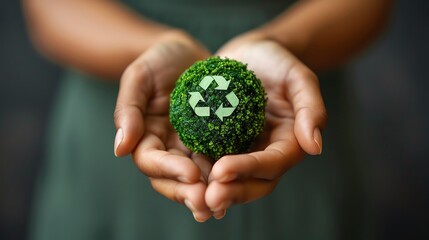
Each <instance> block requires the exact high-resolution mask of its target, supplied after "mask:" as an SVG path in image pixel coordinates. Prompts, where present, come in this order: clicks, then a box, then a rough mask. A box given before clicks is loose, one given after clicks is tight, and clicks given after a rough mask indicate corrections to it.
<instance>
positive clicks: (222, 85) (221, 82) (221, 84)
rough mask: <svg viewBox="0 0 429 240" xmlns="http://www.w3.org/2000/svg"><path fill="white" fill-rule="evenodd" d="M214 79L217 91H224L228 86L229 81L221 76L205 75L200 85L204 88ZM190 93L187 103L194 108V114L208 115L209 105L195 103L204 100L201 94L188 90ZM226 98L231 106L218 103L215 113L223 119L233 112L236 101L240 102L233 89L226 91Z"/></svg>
mask: <svg viewBox="0 0 429 240" xmlns="http://www.w3.org/2000/svg"><path fill="white" fill-rule="evenodd" d="M213 81H216V83H217V85H218V86H217V87H216V88H215V90H219V91H226V90H228V86H229V83H230V82H231V80H230V81H227V80H226V79H225V78H224V77H222V76H205V77H204V78H203V79H202V80H201V82H200V87H202V88H203V89H204V91H205V90H207V88H208V87H209V86H210V84H211V83H212V82H213ZM189 94H191V97H190V98H189V105H191V107H192V109H193V110H194V112H195V114H196V115H197V116H200V117H209V116H210V107H197V104H198V103H199V102H200V101H202V102H205V100H204V98H203V96H202V95H201V93H199V92H189ZM226 100H228V102H229V103H230V104H231V106H232V107H224V106H223V103H221V104H220V106H219V107H218V109H217V110H216V112H215V114H216V116H218V118H219V119H220V120H221V121H223V118H224V117H229V116H231V114H232V113H233V112H234V110H235V109H236V108H237V106H238V103H239V102H240V101H239V100H238V98H237V96H236V95H235V93H234V92H233V91H231V92H230V93H228V94H227V95H226Z"/></svg>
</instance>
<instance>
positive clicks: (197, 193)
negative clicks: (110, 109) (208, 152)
mask: <svg viewBox="0 0 429 240" xmlns="http://www.w3.org/2000/svg"><path fill="white" fill-rule="evenodd" d="M209 55H210V53H209V52H208V51H207V50H206V49H205V48H204V47H202V46H201V45H200V44H199V43H197V42H196V41H195V40H193V39H192V38H191V37H189V36H188V35H187V34H185V33H183V32H178V31H173V32H170V33H168V34H166V35H165V36H163V37H162V38H161V39H160V41H159V42H158V43H157V44H155V45H153V46H152V47H150V48H149V49H147V50H146V51H145V52H144V53H143V54H142V55H141V56H140V57H138V58H137V59H136V60H135V61H134V62H133V63H132V64H131V65H130V66H129V67H128V68H127V69H126V70H125V72H124V74H123V76H122V78H121V84H120V90H119V96H118V100H117V104H116V110H115V125H116V128H117V129H118V130H117V134H116V138H115V155H117V156H124V155H126V154H129V153H131V152H132V156H133V160H134V162H135V164H136V165H137V167H138V168H139V169H140V171H142V172H143V173H144V174H145V175H147V176H148V177H149V179H150V182H151V184H152V186H153V188H154V189H155V190H156V191H158V192H159V193H161V194H162V195H164V196H166V197H167V198H169V199H171V200H173V201H177V202H179V203H184V204H185V205H186V206H187V207H188V208H190V210H191V211H192V212H193V214H194V217H195V219H196V220H197V221H205V220H207V219H208V218H210V217H211V216H212V215H213V213H212V212H211V211H210V209H209V208H208V207H207V205H206V203H205V200H204V194H205V191H206V188H207V177H208V173H209V171H210V168H211V165H210V164H209V162H208V161H207V160H206V159H205V158H204V157H203V156H201V155H197V154H192V153H191V152H190V151H189V150H188V149H187V148H186V147H185V146H183V145H182V143H181V142H180V140H179V138H178V135H177V134H176V133H175V131H174V129H173V128H172V126H171V124H170V122H169V119H168V109H169V100H170V92H171V91H172V89H173V88H174V86H175V83H176V80H177V79H178V77H179V75H180V74H181V73H182V72H183V71H184V70H185V69H187V68H188V67H189V66H190V65H191V64H193V63H194V62H195V61H197V60H201V59H205V58H207V57H208V56H209ZM219 214H220V215H222V213H215V214H214V215H215V216H217V215H219Z"/></svg>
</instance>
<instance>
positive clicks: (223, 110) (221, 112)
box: [215, 92, 240, 121]
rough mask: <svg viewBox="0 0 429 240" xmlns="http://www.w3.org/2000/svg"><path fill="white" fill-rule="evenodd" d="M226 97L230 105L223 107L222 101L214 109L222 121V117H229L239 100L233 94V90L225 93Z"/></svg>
mask: <svg viewBox="0 0 429 240" xmlns="http://www.w3.org/2000/svg"><path fill="white" fill-rule="evenodd" d="M226 99H227V100H228V102H229V103H230V104H231V106H232V107H223V103H221V104H220V106H219V108H218V109H217V110H216V112H215V114H216V115H217V116H218V118H219V119H220V120H221V121H223V118H224V117H229V116H231V114H232V113H233V112H234V110H235V108H236V107H237V106H238V103H239V102H240V100H239V99H238V97H237V96H236V95H235V93H234V92H230V93H228V95H226Z"/></svg>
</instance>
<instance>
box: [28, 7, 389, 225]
mask: <svg viewBox="0 0 429 240" xmlns="http://www.w3.org/2000/svg"><path fill="white" fill-rule="evenodd" d="M23 3H24V4H23V7H24V10H25V12H26V16H27V22H28V26H29V31H30V34H31V36H32V38H33V40H34V42H35V45H36V46H37V47H38V49H39V50H40V51H41V52H42V53H43V54H44V55H46V56H47V57H48V58H50V59H52V60H54V61H56V62H58V63H60V64H63V65H65V66H68V67H72V68H76V69H80V70H81V71H85V72H87V73H89V74H93V75H96V76H99V77H103V78H106V79H111V80H117V79H120V90H119V96H118V100H117V105H116V110H115V114H114V120H115V125H116V127H117V129H118V132H117V135H116V138H115V144H114V151H115V155H116V156H125V155H127V154H130V153H131V154H132V157H133V160H134V162H135V164H136V166H137V167H138V168H139V169H140V171H141V172H142V173H143V174H145V175H147V176H148V177H149V179H150V181H151V183H152V186H153V188H154V189H155V190H156V191H158V192H159V193H160V194H162V195H164V196H165V197H167V198H169V199H171V200H173V201H176V202H179V203H182V204H185V205H186V206H187V207H188V208H189V209H190V210H191V211H192V213H193V215H194V217H195V219H196V220H197V221H200V222H203V221H205V220H207V219H209V218H210V217H212V216H213V217H215V218H217V219H220V218H222V217H223V216H224V215H225V212H226V210H227V209H228V208H229V207H230V206H231V205H233V204H240V203H246V202H250V201H253V200H256V199H258V198H261V197H264V196H266V195H268V194H270V193H271V192H272V191H273V189H274V188H275V186H276V184H277V183H278V181H279V179H280V178H281V176H282V175H283V174H284V173H285V172H286V171H287V170H288V169H289V168H291V167H292V166H293V165H295V164H296V163H297V162H299V161H300V160H301V159H302V157H303V156H304V154H305V153H307V154H312V155H315V154H320V153H321V152H322V137H321V134H320V129H321V128H322V127H323V125H324V123H325V121H326V111H325V107H324V103H323V99H322V97H321V94H320V90H319V84H318V80H317V77H316V75H315V74H314V73H313V71H314V70H323V69H329V68H332V67H335V66H338V65H339V64H341V63H343V62H344V61H346V60H347V59H349V58H350V57H352V56H353V55H355V54H356V53H357V52H359V51H360V50H361V49H362V48H364V47H365V46H366V45H368V43H369V42H370V41H371V40H372V39H373V38H374V37H375V36H376V35H377V34H378V33H379V32H380V30H381V29H382V27H383V26H384V24H385V22H386V19H387V15H388V12H389V9H390V5H391V1H389V0H379V1H373V0H349V1H343V0H307V1H304V0H302V1H298V2H297V3H296V4H295V5H294V6H293V7H292V8H290V9H288V10H286V11H285V12H284V13H283V14H281V15H280V16H278V17H277V18H275V19H273V20H272V21H271V22H268V23H266V24H265V25H263V26H260V27H259V28H257V29H254V30H252V31H250V32H248V33H245V34H243V35H240V36H237V37H235V38H234V39H231V40H230V41H228V42H227V43H225V45H224V46H223V47H222V48H221V49H220V50H219V51H218V52H216V53H214V54H217V55H220V56H222V57H225V56H227V57H229V58H234V59H237V60H239V61H242V62H244V63H247V64H249V68H250V69H251V70H253V71H254V72H255V73H256V75H257V76H258V77H259V78H260V79H261V80H262V83H263V85H264V87H265V89H266V91H267V94H268V98H269V99H270V100H269V101H268V106H267V114H266V117H267V124H266V128H265V129H264V132H263V134H262V135H261V136H260V137H259V139H258V140H257V144H256V145H255V147H254V149H253V152H251V153H249V154H241V155H229V156H225V157H223V158H221V159H220V160H219V161H217V162H216V163H215V164H214V165H211V164H210V162H209V161H208V159H206V158H205V157H204V156H202V155H198V154H193V153H191V152H190V151H189V150H188V149H186V148H185V147H184V146H183V145H182V143H181V142H180V141H179V139H178V136H177V134H176V133H175V132H174V131H173V129H172V127H171V125H170V124H169V122H168V103H169V94H170V92H171V90H172V89H173V87H174V84H175V81H176V79H177V78H178V76H179V75H180V74H181V73H182V72H183V71H184V70H185V69H186V68H188V67H189V66H190V65H191V64H192V63H193V62H195V61H197V60H201V59H204V58H207V57H209V56H210V55H211V54H212V53H209V52H208V51H207V50H206V49H205V47H204V46H203V45H201V44H200V43H198V42H197V41H196V40H195V39H193V38H192V36H190V35H189V34H187V33H186V32H183V31H181V30H178V29H174V28H172V27H169V26H165V25H162V24H159V23H155V22H153V21H151V20H149V19H146V18H144V16H139V15H137V14H136V13H134V12H133V11H132V10H130V9H128V8H127V7H125V6H123V5H122V4H121V3H119V2H117V1H113V0H92V1H86V0H24V1H23ZM166 66H168V68H167V67H166ZM172 66H173V67H172ZM166 69H167V71H166ZM310 69H312V70H313V71H312V70H310Z"/></svg>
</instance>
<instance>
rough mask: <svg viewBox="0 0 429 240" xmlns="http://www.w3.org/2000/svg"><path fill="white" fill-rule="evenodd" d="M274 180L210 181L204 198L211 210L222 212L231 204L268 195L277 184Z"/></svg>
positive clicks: (276, 180) (246, 201)
mask: <svg viewBox="0 0 429 240" xmlns="http://www.w3.org/2000/svg"><path fill="white" fill-rule="evenodd" d="M278 181H279V179H275V180H274V181H267V180H260V179H246V180H241V181H234V182H229V183H220V182H216V181H214V182H211V183H210V185H209V186H208V187H207V190H206V194H205V199H206V203H207V206H208V207H209V208H210V210H211V211H212V212H222V211H223V210H225V209H228V208H229V207H231V206H232V205H233V204H240V203H248V202H251V201H254V200H257V199H259V198H262V197H264V196H267V195H269V194H270V193H271V192H272V191H273V190H274V188H275V186H276V185H277V183H278Z"/></svg>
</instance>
